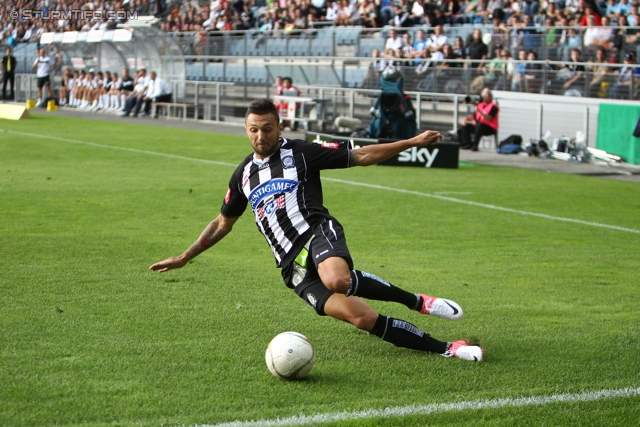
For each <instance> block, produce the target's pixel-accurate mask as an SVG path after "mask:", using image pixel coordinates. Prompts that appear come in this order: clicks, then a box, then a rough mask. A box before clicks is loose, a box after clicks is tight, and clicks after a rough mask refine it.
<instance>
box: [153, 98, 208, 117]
mask: <svg viewBox="0 0 640 427" xmlns="http://www.w3.org/2000/svg"><path fill="white" fill-rule="evenodd" d="M158 107H164V109H165V112H166V114H165V115H164V116H165V117H166V118H167V119H169V118H171V110H172V109H175V110H176V112H177V111H179V109H180V108H181V109H182V120H183V121H185V120H187V108H193V109H194V117H196V118H197V117H198V107H197V106H196V104H183V103H180V102H152V103H151V115H152V116H155V115H156V112H157V108H158ZM159 116H160V115H158V117H159Z"/></svg>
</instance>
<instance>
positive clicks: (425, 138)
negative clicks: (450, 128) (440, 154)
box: [418, 130, 444, 146]
mask: <svg viewBox="0 0 640 427" xmlns="http://www.w3.org/2000/svg"><path fill="white" fill-rule="evenodd" d="M443 139H444V138H443V136H442V134H441V133H440V132H437V131H435V130H428V131H425V132H423V133H421V134H420V135H418V140H419V145H421V146H422V145H432V144H437V143H438V142H442V140H443Z"/></svg>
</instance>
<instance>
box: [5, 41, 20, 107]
mask: <svg viewBox="0 0 640 427" xmlns="http://www.w3.org/2000/svg"><path fill="white" fill-rule="evenodd" d="M17 65H18V64H17V61H16V57H15V56H13V55H11V48H10V47H8V48H7V50H6V51H5V55H4V56H3V57H2V99H11V100H13V99H15V91H14V89H13V88H14V84H15V81H16V66H17ZM7 83H9V86H10V87H11V96H9V98H7Z"/></svg>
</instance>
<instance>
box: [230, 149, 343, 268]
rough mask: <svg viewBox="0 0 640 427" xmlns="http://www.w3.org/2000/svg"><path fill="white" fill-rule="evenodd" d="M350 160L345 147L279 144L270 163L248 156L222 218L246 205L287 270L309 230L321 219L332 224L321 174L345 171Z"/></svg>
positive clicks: (236, 214)
mask: <svg viewBox="0 0 640 427" xmlns="http://www.w3.org/2000/svg"><path fill="white" fill-rule="evenodd" d="M349 156H350V149H349V144H348V143H337V142H332V143H321V144H315V143H308V142H305V141H302V140H289V139H285V138H281V145H280V148H279V149H278V151H276V152H275V153H274V154H272V155H271V156H270V157H269V158H267V159H264V160H258V159H256V158H255V155H254V154H251V155H249V156H247V158H246V159H245V160H244V161H243V162H242V163H240V165H239V166H238V167H237V168H236V170H235V172H234V173H233V175H232V177H231V180H230V181H229V189H228V190H227V195H226V197H225V199H224V202H223V204H222V209H221V214H222V215H223V216H225V217H227V218H237V217H239V216H241V215H242V213H243V212H244V211H245V209H246V208H247V205H248V204H249V205H251V210H252V211H253V214H254V215H255V221H256V225H257V226H258V230H260V232H261V233H262V234H263V235H264V237H265V239H266V240H267V243H269V246H271V250H272V251H273V255H274V256H275V258H276V263H277V264H278V266H279V267H281V266H283V265H286V264H288V263H289V262H291V261H292V260H293V259H295V257H296V255H297V254H298V252H300V250H301V249H302V247H303V246H304V245H305V243H306V241H307V240H308V236H309V233H310V230H311V228H312V227H313V226H314V225H316V224H318V223H319V222H320V221H322V220H323V219H333V220H334V221H335V218H333V217H331V216H330V215H329V211H328V210H327V209H326V208H325V207H324V206H323V196H322V183H321V182H320V171H321V170H322V169H339V168H348V167H349V166H350V164H349ZM336 222H337V221H336ZM309 237H310V236H309Z"/></svg>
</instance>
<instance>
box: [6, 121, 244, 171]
mask: <svg viewBox="0 0 640 427" xmlns="http://www.w3.org/2000/svg"><path fill="white" fill-rule="evenodd" d="M0 131H2V132H6V133H12V134H15V135H23V136H32V137H34V138H40V139H53V140H55V141H62V142H71V143H72V144H80V145H89V146H91V147H98V148H110V149H112V150H120V151H129V152H131V153H138V154H149V155H150V156H158V157H168V158H170V159H180V160H188V161H191V162H200V163H207V164H210V165H218V166H231V167H234V168H235V167H236V166H238V165H237V164H233V163H225V162H216V161H214V160H206V159H198V158H195V157H185V156H179V155H177V154H168V153H159V152H157V151H147V150H138V149H137V148H128V147H118V146H116V145H106V144H98V143H96V142H88V141H78V140H76V139H69V138H59V137H57V136H50V135H38V134H36V133H27V132H16V131H13V130H5V129H0Z"/></svg>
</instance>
